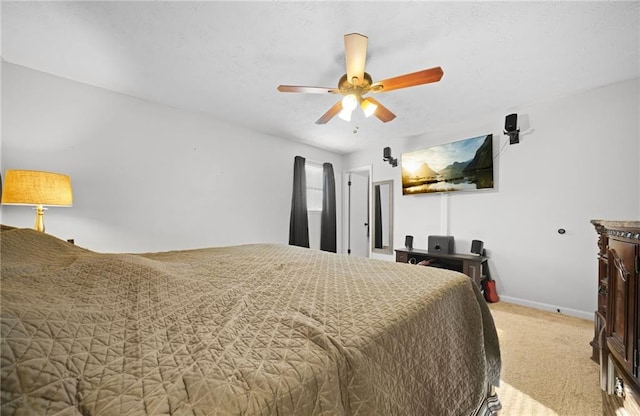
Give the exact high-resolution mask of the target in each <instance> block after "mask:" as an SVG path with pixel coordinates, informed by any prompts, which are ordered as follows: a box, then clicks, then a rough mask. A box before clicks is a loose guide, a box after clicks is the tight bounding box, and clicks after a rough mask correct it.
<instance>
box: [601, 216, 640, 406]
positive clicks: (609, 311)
mask: <svg viewBox="0 0 640 416" xmlns="http://www.w3.org/2000/svg"><path fill="white" fill-rule="evenodd" d="M591 223H592V224H593V225H594V226H595V228H596V232H597V233H598V247H599V252H598V282H597V284H598V309H597V311H596V312H595V319H594V327H595V331H594V337H593V341H591V346H592V348H593V355H592V359H593V360H595V361H596V362H598V363H599V364H600V383H601V384H600V385H601V387H602V389H603V390H605V391H606V392H607V393H608V394H610V395H614V396H615V398H616V400H618V401H620V403H621V404H623V405H624V407H625V408H627V409H629V410H630V411H638V409H640V353H639V350H640V283H639V281H638V277H639V274H640V221H604V220H592V221H591ZM632 414H636V413H632Z"/></svg>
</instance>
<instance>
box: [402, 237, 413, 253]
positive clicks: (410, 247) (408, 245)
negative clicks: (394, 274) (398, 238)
mask: <svg viewBox="0 0 640 416" xmlns="http://www.w3.org/2000/svg"><path fill="white" fill-rule="evenodd" d="M404 246H405V248H406V249H407V250H413V236H412V235H407V236H405V237H404Z"/></svg>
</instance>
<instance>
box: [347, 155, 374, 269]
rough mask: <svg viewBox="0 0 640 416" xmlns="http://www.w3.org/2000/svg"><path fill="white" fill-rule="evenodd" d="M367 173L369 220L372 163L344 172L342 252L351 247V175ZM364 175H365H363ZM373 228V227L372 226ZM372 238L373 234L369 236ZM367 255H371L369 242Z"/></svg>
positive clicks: (370, 215)
mask: <svg viewBox="0 0 640 416" xmlns="http://www.w3.org/2000/svg"><path fill="white" fill-rule="evenodd" d="M363 173H366V175H367V188H368V191H367V195H368V198H369V200H368V201H367V206H368V207H369V221H371V218H372V204H371V203H372V199H371V198H372V197H371V175H372V165H366V166H360V167H357V168H351V169H348V170H345V171H344V172H343V174H342V190H343V192H342V201H343V202H342V254H347V255H348V254H349V252H348V250H349V249H350V245H349V233H350V221H351V218H350V215H349V184H348V182H349V175H350V174H356V175H362V174H363ZM362 176H364V175H362ZM370 228H371V227H370ZM369 239H371V236H369ZM369 243H370V241H369ZM367 257H369V258H370V257H371V244H367Z"/></svg>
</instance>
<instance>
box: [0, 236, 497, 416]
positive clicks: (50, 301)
mask: <svg viewBox="0 0 640 416" xmlns="http://www.w3.org/2000/svg"><path fill="white" fill-rule="evenodd" d="M0 236H1V240H0V242H1V255H2V257H1V275H0V276H1V287H0V294H1V302H2V303H1V306H2V307H1V320H0V324H1V357H0V358H1V363H0V365H1V369H0V371H1V374H0V379H1V381H0V383H1V396H0V398H1V413H2V414H3V415H5V414H6V415H11V414H15V415H18V414H20V415H22V414H29V415H125V414H126V415H138V414H144V415H146V414H148V415H327V416H328V415H380V416H383V415H384V416H393V415H402V416H408V415H416V416H418V415H420V416H425V415H438V416H443V415H472V414H476V413H477V412H481V411H485V412H486V411H487V406H486V403H487V396H488V394H487V392H488V387H489V386H491V385H494V386H497V385H498V382H499V374H500V350H499V344H498V338H497V335H496V330H495V327H494V325H493V319H492V317H491V314H490V312H489V309H488V307H487V305H486V303H485V302H484V299H483V298H482V296H481V294H480V292H479V290H478V288H477V287H476V285H475V284H473V283H472V282H471V280H470V279H469V278H468V277H467V276H465V275H463V274H460V273H456V272H452V271H448V270H442V269H435V268H429V267H422V266H415V265H409V264H400V263H394V262H389V261H383V260H375V259H360V258H353V257H348V256H344V255H338V254H334V253H327V252H321V251H317V250H311V249H306V248H300V247H292V246H286V245H279V244H250V245H241V246H233V247H215V248H205V249H196V250H185V251H172V252H163V253H144V254H124V253H123V254H103V253H96V252H92V251H90V250H87V249H84V248H81V247H78V246H75V245H72V244H69V243H67V242H65V241H62V240H59V239H57V238H55V237H53V236H50V235H47V234H44V233H39V232H37V231H34V230H30V229H11V228H6V227H3V229H2V233H0ZM494 399H495V398H494Z"/></svg>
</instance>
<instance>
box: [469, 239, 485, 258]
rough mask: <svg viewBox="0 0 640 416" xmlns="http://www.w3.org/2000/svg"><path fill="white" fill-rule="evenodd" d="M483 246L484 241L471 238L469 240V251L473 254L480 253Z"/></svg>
mask: <svg viewBox="0 0 640 416" xmlns="http://www.w3.org/2000/svg"><path fill="white" fill-rule="evenodd" d="M483 248H484V243H483V242H482V241H480V240H472V241H471V252H472V253H473V254H479V255H482V250H483Z"/></svg>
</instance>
